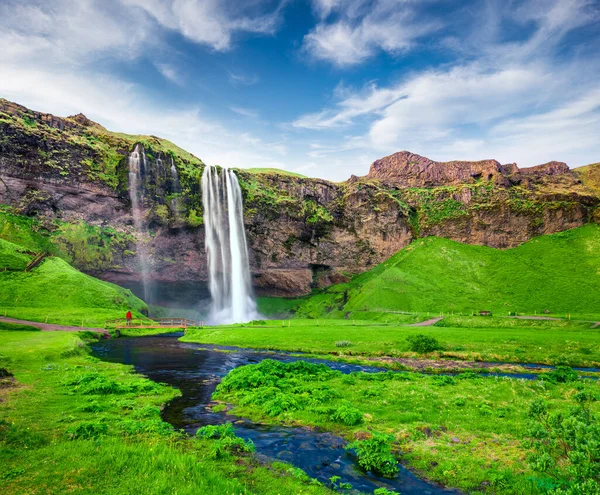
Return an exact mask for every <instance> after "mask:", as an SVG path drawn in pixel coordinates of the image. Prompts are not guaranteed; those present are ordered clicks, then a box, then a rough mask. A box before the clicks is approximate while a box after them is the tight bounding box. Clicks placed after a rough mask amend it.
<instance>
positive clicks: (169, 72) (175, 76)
mask: <svg viewBox="0 0 600 495" xmlns="http://www.w3.org/2000/svg"><path fill="white" fill-rule="evenodd" d="M154 65H155V66H156V68H157V69H158V72H160V73H161V74H162V76H163V77H164V78H165V79H168V80H169V81H171V82H174V83H175V84H179V85H182V84H183V76H182V75H181V74H179V72H178V71H177V69H176V68H175V67H173V66H172V65H169V64H161V63H156V64H154Z"/></svg>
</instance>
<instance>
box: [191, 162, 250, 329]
mask: <svg viewBox="0 0 600 495" xmlns="http://www.w3.org/2000/svg"><path fill="white" fill-rule="evenodd" d="M202 203H203V205H204V225H205V230H206V253H207V256H208V272H209V273H208V275H209V289H210V294H211V296H212V306H211V313H210V317H209V318H210V320H211V322H212V323H239V322H244V321H250V320H252V319H254V318H256V316H257V313H256V303H255V302H254V298H253V295H252V287H251V284H250V268H249V264H248V247H247V244H246V234H245V232H244V210H243V204H242V192H241V190H240V186H239V183H238V179H237V176H236V175H235V174H234V173H233V172H232V171H231V170H228V169H226V168H223V169H222V172H221V176H220V177H219V173H218V171H217V169H216V167H211V166H207V167H205V169H204V173H203V174H202Z"/></svg>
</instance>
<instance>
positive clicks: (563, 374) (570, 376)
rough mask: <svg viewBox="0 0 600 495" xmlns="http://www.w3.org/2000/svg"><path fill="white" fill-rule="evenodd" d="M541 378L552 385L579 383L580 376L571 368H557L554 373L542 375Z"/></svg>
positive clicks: (549, 372)
mask: <svg viewBox="0 0 600 495" xmlns="http://www.w3.org/2000/svg"><path fill="white" fill-rule="evenodd" d="M539 378H540V380H544V381H547V382H550V383H570V382H574V381H577V380H578V379H579V375H578V374H577V372H576V371H575V370H573V369H572V368H570V367H569V366H557V367H556V368H555V369H553V370H552V371H548V372H547V373H542V374H540V375H539Z"/></svg>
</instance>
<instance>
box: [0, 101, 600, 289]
mask: <svg viewBox="0 0 600 495" xmlns="http://www.w3.org/2000/svg"><path fill="white" fill-rule="evenodd" d="M136 145H139V148H138V149H142V150H143V152H144V153H143V154H144V160H143V170H142V189H143V205H144V213H145V218H146V221H147V224H148V226H149V228H148V232H147V233H146V234H144V236H143V238H141V239H137V241H138V243H139V242H145V243H147V244H148V245H149V246H150V249H149V251H150V253H151V255H152V264H153V270H152V277H153V279H154V280H155V281H157V282H162V283H166V284H168V283H185V282H189V283H196V282H203V281H205V280H206V276H207V274H206V259H205V255H204V230H203V225H202V215H203V211H202V198H201V189H200V177H201V174H202V170H203V167H204V164H203V163H202V161H201V160H200V159H199V158H196V157H195V156H193V155H191V154H189V153H187V152H185V151H184V150H182V149H180V148H178V147H177V146H175V145H174V144H173V143H170V142H169V141H166V140H163V139H160V138H157V137H154V136H133V135H126V134H120V133H113V132H110V131H108V130H106V129H104V128H103V127H102V126H100V125H99V124H96V123H94V122H92V121H90V120H88V119H87V118H86V117H85V116H83V115H76V116H73V117H67V118H59V117H55V116H52V115H49V114H42V113H39V112H34V111H31V110H28V109H27V108H25V107H22V106H19V105H16V104H14V103H11V102H8V101H6V100H1V99H0V203H2V204H4V205H6V206H5V207H4V209H3V210H2V211H1V213H0V237H3V238H6V239H9V240H10V239H11V236H12V237H13V238H14V236H20V237H28V238H29V241H30V242H31V243H32V244H35V245H36V246H39V247H41V248H43V249H46V250H50V251H52V252H53V253H54V254H57V255H59V256H61V257H63V258H65V259H67V260H68V261H69V262H71V263H72V264H73V265H74V266H76V267H78V268H80V269H81V270H83V271H85V272H87V273H91V274H93V275H96V276H98V277H100V278H103V279H105V280H109V281H113V282H117V283H123V284H129V283H132V282H135V281H136V280H138V278H139V270H138V268H137V266H136V257H135V245H136V242H135V241H136V236H138V235H139V234H136V232H135V231H134V228H133V221H132V216H131V210H130V200H129V195H128V157H129V154H130V153H131V151H132V150H133V149H134V147H135V146H136ZM599 167H600V166H599V165H592V166H589V167H588V168H586V169H577V170H576V171H570V170H569V169H568V167H566V165H564V164H561V163H559V162H551V163H549V164H545V165H543V166H540V167H534V168H532V169H521V170H519V169H518V167H517V166H516V165H515V164H511V165H500V164H499V163H498V162H495V161H494V160H486V161H483V162H449V163H446V164H440V163H437V162H433V161H431V160H428V159H426V158H424V157H420V156H418V155H413V154H411V153H408V152H401V153H397V154H395V155H392V156H391V157H386V158H382V159H381V160H378V161H377V162H375V163H374V164H373V165H372V167H371V171H370V172H369V174H368V175H367V176H365V177H361V178H358V177H352V178H351V179H350V180H348V181H347V182H343V183H332V182H329V181H326V180H321V179H310V178H306V177H301V176H297V175H294V174H286V173H281V172H280V171H276V170H272V169H256V170H243V169H240V170H238V177H239V180H240V185H241V187H242V190H243V194H244V201H245V212H246V231H247V234H248V240H249V244H250V248H251V253H250V255H251V263H252V271H253V276H254V283H255V286H256V287H257V288H258V289H259V291H262V292H263V293H268V294H273V295H299V294H303V293H307V292H308V291H309V290H310V288H311V287H314V286H325V285H329V284H331V283H334V282H341V281H344V280H346V279H347V277H348V276H349V275H350V274H353V273H357V272H362V271H364V270H366V269H368V268H370V267H371V266H373V265H375V264H377V263H379V262H381V261H383V260H384V259H386V258H388V257H389V256H391V255H392V254H394V253H395V252H397V251H398V250H400V249H401V248H403V247H404V246H406V245H407V244H408V243H410V242H411V241H412V240H414V239H415V238H418V237H425V236H429V235H438V236H442V237H448V238H450V239H454V240H458V241H461V242H466V243H471V244H480V245H488V246H492V247H501V248H504V247H513V246H516V245H519V244H521V243H523V242H524V241H526V240H528V239H530V238H531V237H534V236H536V235H540V234H548V233H553V232H557V231H562V230H566V229H569V228H573V227H577V226H580V225H583V224H585V223H588V222H593V221H596V222H598V220H599V218H600V216H599V215H598V211H599V209H598V205H599V204H600V197H599V196H600V195H599V188H598V181H597V180H596V179H597V177H596V176H597V175H598V173H597V172H598V168H599ZM174 171H175V172H176V173H174ZM33 247H34V246H32V248H33Z"/></svg>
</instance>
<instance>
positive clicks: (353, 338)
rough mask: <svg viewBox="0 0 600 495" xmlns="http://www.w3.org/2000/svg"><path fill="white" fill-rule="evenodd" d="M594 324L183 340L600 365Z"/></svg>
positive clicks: (228, 329) (299, 330) (266, 329)
mask: <svg viewBox="0 0 600 495" xmlns="http://www.w3.org/2000/svg"><path fill="white" fill-rule="evenodd" d="M405 318H407V319H413V318H415V317H411V316H406V317H405ZM407 323H408V322H407ZM591 326H592V325H591V324H590V323H586V322H581V321H545V320H519V319H514V318H489V317H470V318H466V317H448V318H446V319H444V320H442V321H440V322H438V323H437V324H435V325H434V326H428V327H411V326H402V324H401V323H398V322H394V323H382V322H378V321H370V320H355V321H352V320H330V319H323V320H300V319H299V320H287V321H286V320H281V321H278V320H270V321H266V322H262V321H261V322H256V324H249V325H233V326H218V327H205V328H194V329H188V330H187V331H186V334H185V336H184V337H183V338H182V339H181V340H183V341H185V342H198V343H201V344H216V345H227V346H238V347H251V348H259V349H270V350H285V351H292V352H306V353H310V354H320V355H323V356H324V357H327V356H332V355H333V356H345V357H351V356H363V357H371V358H381V359H383V358H385V357H391V358H403V357H404V358H414V357H420V358H427V359H438V360H443V359H453V360H468V361H490V362H512V363H540V364H553V365H556V364H566V365H570V366H593V367H597V366H600V345H599V342H600V328H595V329H592V328H591ZM415 335H425V336H428V337H432V338H434V339H436V341H437V342H438V343H439V347H440V348H439V349H436V350H434V351H431V352H427V353H418V352H415V351H413V350H411V343H410V342H409V340H408V339H410V337H411V336H415Z"/></svg>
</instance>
